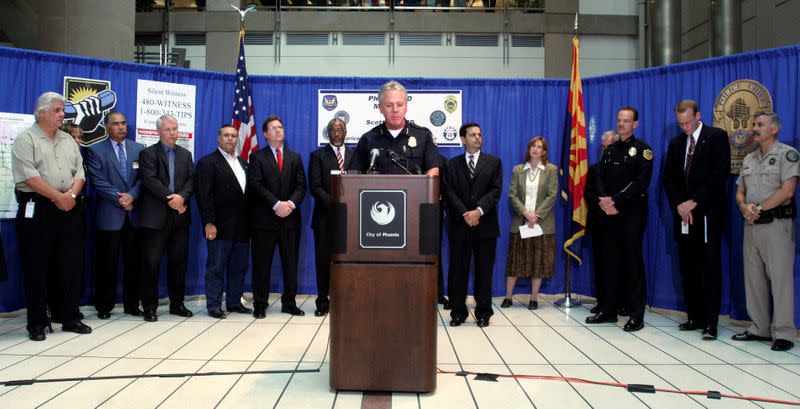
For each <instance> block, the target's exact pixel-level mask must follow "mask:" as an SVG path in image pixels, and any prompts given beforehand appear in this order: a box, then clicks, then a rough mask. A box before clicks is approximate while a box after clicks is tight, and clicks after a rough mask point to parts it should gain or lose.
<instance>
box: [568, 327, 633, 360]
mask: <svg viewBox="0 0 800 409" xmlns="http://www.w3.org/2000/svg"><path fill="white" fill-rule="evenodd" d="M553 329H554V330H555V331H556V332H558V333H559V334H560V335H561V336H562V337H563V338H564V339H565V340H566V341H567V342H569V343H570V344H572V345H574V346H575V348H578V349H579V350H581V351H582V352H583V353H584V354H586V355H587V356H588V357H589V359H591V360H592V361H593V362H594V363H596V364H634V363H636V362H635V361H634V360H633V359H631V358H630V357H629V356H628V355H626V354H625V353H624V349H622V350H621V348H620V349H618V348H619V345H611V343H609V342H607V341H606V339H605V338H603V337H600V336H598V335H597V334H595V333H594V332H591V331H588V330H587V329H586V327H554V328H553ZM602 329H603V328H598V330H602ZM608 329H612V330H613V328H608ZM617 331H619V330H618V329H617Z"/></svg>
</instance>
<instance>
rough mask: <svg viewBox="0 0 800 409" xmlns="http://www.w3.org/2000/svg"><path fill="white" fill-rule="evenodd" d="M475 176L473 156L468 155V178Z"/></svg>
mask: <svg viewBox="0 0 800 409" xmlns="http://www.w3.org/2000/svg"><path fill="white" fill-rule="evenodd" d="M474 177H475V156H473V155H469V179H470V180H472V178H474Z"/></svg>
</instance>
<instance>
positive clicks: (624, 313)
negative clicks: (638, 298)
mask: <svg viewBox="0 0 800 409" xmlns="http://www.w3.org/2000/svg"><path fill="white" fill-rule="evenodd" d="M617 315H619V316H620V317H627V316H628V315H629V314H628V309H627V308H625V307H623V308H617Z"/></svg>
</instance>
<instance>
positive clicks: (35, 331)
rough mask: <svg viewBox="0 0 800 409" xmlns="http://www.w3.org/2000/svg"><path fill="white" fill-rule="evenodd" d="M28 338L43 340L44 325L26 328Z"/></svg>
mask: <svg viewBox="0 0 800 409" xmlns="http://www.w3.org/2000/svg"><path fill="white" fill-rule="evenodd" d="M28 338H29V339H30V340H31V341H44V340H45V338H47V337H45V336H44V327H33V328H31V329H29V330H28Z"/></svg>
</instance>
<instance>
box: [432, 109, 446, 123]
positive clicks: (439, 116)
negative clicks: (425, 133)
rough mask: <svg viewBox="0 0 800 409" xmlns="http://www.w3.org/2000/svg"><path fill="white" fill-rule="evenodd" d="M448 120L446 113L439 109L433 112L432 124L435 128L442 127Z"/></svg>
mask: <svg viewBox="0 0 800 409" xmlns="http://www.w3.org/2000/svg"><path fill="white" fill-rule="evenodd" d="M446 120H447V116H445V114H444V112H442V111H439V110H438V109H437V110H436V111H433V112H431V124H432V125H433V126H442V125H444V121H446Z"/></svg>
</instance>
